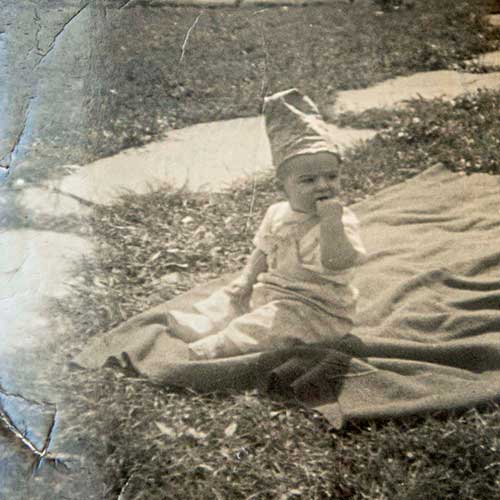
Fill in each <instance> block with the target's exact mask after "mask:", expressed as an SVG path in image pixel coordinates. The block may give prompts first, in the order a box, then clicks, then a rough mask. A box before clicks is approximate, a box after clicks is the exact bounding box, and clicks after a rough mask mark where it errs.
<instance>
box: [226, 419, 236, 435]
mask: <svg viewBox="0 0 500 500" xmlns="http://www.w3.org/2000/svg"><path fill="white" fill-rule="evenodd" d="M237 428H238V424H237V423H236V422H233V423H232V424H229V425H228V426H227V427H226V429H225V430H224V435H225V436H226V437H231V436H234V433H235V432H236V429H237Z"/></svg>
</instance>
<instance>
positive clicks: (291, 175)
mask: <svg viewBox="0 0 500 500" xmlns="http://www.w3.org/2000/svg"><path fill="white" fill-rule="evenodd" d="M282 182H283V188H284V190H285V193H286V195H287V198H288V201H289V203H290V205H291V207H292V208H293V210H295V211H297V212H304V213H316V203H317V202H318V201H320V200H327V199H332V198H335V197H336V196H337V195H338V193H339V191H340V164H339V161H338V159H337V158H336V157H335V156H333V155H331V154H328V153H316V154H310V155H302V156H297V157H295V158H291V159H290V160H288V161H287V165H286V173H285V174H284V176H283V178H282Z"/></svg>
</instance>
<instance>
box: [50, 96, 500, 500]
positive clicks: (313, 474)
mask: <svg viewBox="0 0 500 500" xmlns="http://www.w3.org/2000/svg"><path fill="white" fill-rule="evenodd" d="M499 99H500V95H499V94H498V93H494V92H483V93H480V94H479V95H477V96H469V97H464V98H460V99H457V100H455V101H454V102H451V103H450V102H444V101H439V100H437V101H433V102H428V103H427V102H421V101H413V102H411V103H409V107H408V111H407V112H405V113H401V112H398V111H395V112H392V113H384V114H383V116H382V115H380V114H379V115H377V117H376V118H374V117H373V116H372V115H371V114H370V113H368V114H365V115H363V116H361V117H352V116H351V117H350V118H349V117H346V116H344V117H343V118H342V119H343V123H344V124H345V125H353V124H354V123H355V122H357V123H358V124H365V123H366V122H367V121H370V120H375V121H378V120H380V119H382V120H381V125H380V127H379V128H380V132H379V134H378V136H376V137H375V138H374V139H372V140H371V141H370V142H368V143H367V144H366V145H364V146H361V147H359V148H356V149H354V150H352V151H350V152H349V153H348V154H347V157H346V160H345V175H344V192H343V195H342V196H343V197H344V200H345V201H346V203H350V202H352V201H356V200H358V199H361V198H363V197H366V196H370V195H371V194H373V193H375V192H377V191H379V190H380V189H381V188H383V187H385V186H388V185H391V184H395V183H398V182H401V181H402V180H404V179H406V178H408V177H411V176H413V175H415V174H416V173H418V172H419V171H421V170H424V169H425V168H427V167H428V166H431V165H433V164H435V163H437V162H443V161H445V160H446V165H447V166H448V167H449V168H454V169H460V170H462V171H464V173H467V172H472V171H478V170H480V171H485V172H488V173H491V174H498V173H499V172H498V165H495V162H494V161H493V160H492V161H491V162H489V161H487V160H488V159H489V158H493V156H494V155H495V153H496V151H498V143H499V141H500V127H499V126H498V120H497V117H496V110H497V109H498V102H499ZM464 138H467V141H464ZM475 158H480V159H481V163H480V164H479V163H475ZM462 159H463V160H464V161H461V160H462ZM468 162H469V163H470V164H468ZM280 196H281V195H280V193H279V190H278V187H277V185H276V182H275V180H274V179H273V177H272V176H271V175H266V174H264V175H263V176H262V177H259V178H257V179H256V180H255V182H254V183H252V182H249V181H246V182H242V183H238V184H236V185H234V186H232V187H231V188H230V189H228V190H226V191H224V192H222V193H218V194H208V193H204V194H195V193H184V192H179V191H174V190H172V189H170V188H168V187H167V186H165V187H163V188H159V189H158V190H156V191H154V192H152V193H150V194H148V195H135V194H128V195H125V196H123V197H122V198H121V200H120V201H119V202H118V203H117V204H115V205H113V206H108V207H105V206H101V207H98V208H97V210H96V211H95V213H94V215H93V218H92V221H91V223H92V227H93V228H94V229H95V236H96V238H97V241H98V242H99V245H100V246H99V252H98V260H97V261H96V262H87V263H85V265H84V266H82V268H81V270H80V280H81V281H80V284H79V285H78V286H77V287H76V289H75V290H74V293H73V295H72V299H71V300H70V301H66V302H65V303H64V304H62V305H61V306H63V307H64V311H65V312H66V313H67V314H68V317H69V318H72V319H73V322H74V324H73V330H74V331H75V336H73V337H72V339H71V345H68V346H66V349H65V352H66V353H67V355H68V356H71V355H72V354H73V353H74V352H76V351H77V350H78V349H79V347H80V345H81V344H82V342H83V341H84V340H85V339H87V338H88V337H89V336H90V335H94V334H96V333H98V332H101V331H105V330H107V329H109V328H110V327H112V326H114V325H116V324H117V323H120V322H121V321H123V320H124V319H126V318H128V317H130V316H132V315H133V314H135V313H137V312H139V311H141V310H144V309H145V308H147V307H149V306H152V305H154V304H156V303H159V302H161V301H163V300H167V299H169V298H171V297H173V296H174V295H176V294H177V293H181V292H182V291H184V290H186V289H188V288H190V287H191V286H192V285H193V284H195V283H198V282H203V281H206V280H207V279H209V278H211V277H214V276H216V275H219V274H220V273H221V272H225V271H232V270H235V269H237V268H239V267H240V266H241V265H242V262H243V260H244V255H245V254H246V253H248V251H249V250H250V248H251V237H252V235H253V233H254V231H255V228H256V226H257V224H258V222H259V220H260V218H261V215H262V212H263V210H264V209H265V208H266V207H267V206H268V205H269V204H270V203H271V202H273V201H275V200H277V199H278V198H279V197H280ZM81 311H92V313H91V314H89V313H83V314H81ZM65 383H66V391H65V392H66V394H68V401H67V402H66V404H65V407H66V408H67V411H68V412H69V413H70V415H69V417H68V418H69V421H71V422H72V427H71V428H70V429H69V430H68V431H67V432H66V433H65V434H63V435H61V436H60V439H62V441H63V442H64V441H66V442H67V443H69V446H70V448H71V446H74V447H75V448H78V447H81V446H82V444H85V445H86V446H87V448H86V454H87V461H95V463H97V464H99V469H100V472H101V473H102V476H103V481H104V489H103V491H104V492H105V493H101V494H102V495H103V496H102V497H99V496H98V495H96V497H95V498H116V497H118V495H119V494H120V491H122V489H123V488H124V489H125V491H126V494H127V495H129V496H126V498H134V499H140V498H144V499H153V500H155V499H170V498H172V499H177V498H190V499H191V498H192V499H204V498H220V499H226V498H231V499H232V498H235V499H276V498H278V499H294V498H307V499H309V498H311V499H327V498H353V499H370V500H371V499H393V498H405V499H427V498H439V499H457V498H460V499H462V498H463V499H483V498H492V499H494V498H500V493H499V491H500V482H499V479H498V478H499V477H500V476H499V469H500V465H499V464H500V461H499V450H500V440H499V435H500V434H499V430H500V412H499V411H498V406H497V405H495V404H491V405H490V406H488V407H485V408H482V409H480V410H471V411H469V412H467V413H464V414H456V415H444V414H436V415H429V416H428V417H425V418H411V419H404V420H401V421H391V422H379V423H377V422H367V423H366V425H364V426H362V427H359V428H358V427H356V428H353V427H351V428H348V429H345V430H344V431H342V432H337V433H332V432H328V430H327V425H326V423H325V421H324V420H323V418H322V417H321V416H320V415H318V414H317V413H316V412H314V411H310V410H307V409H303V408H300V407H294V406H286V405H282V404H279V403H276V402H272V401H270V400H267V399H264V398H262V397H260V396H259V395H257V394H256V393H246V394H228V395H227V394H226V395H217V394H214V395H208V396H200V395H196V394H192V393H190V392H189V391H184V392H183V391H181V392H179V391H177V392H172V391H171V390H167V389H165V388H160V387H155V386H153V385H151V384H150V383H148V382H147V381H143V380H139V379H131V378H124V377H123V376H122V375H121V374H119V373H115V372H113V371H110V370H101V371H98V372H92V373H87V372H74V373H71V374H69V375H68V379H67V380H66V382H65ZM68 386H69V388H70V389H71V388H73V389H72V390H70V391H68V390H67V387H68ZM123 495H124V496H125V493H123ZM89 498H92V496H91V495H90V494H89Z"/></svg>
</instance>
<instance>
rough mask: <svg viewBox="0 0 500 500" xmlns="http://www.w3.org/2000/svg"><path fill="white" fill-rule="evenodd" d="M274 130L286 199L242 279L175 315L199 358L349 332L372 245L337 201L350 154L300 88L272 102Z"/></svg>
mask: <svg viewBox="0 0 500 500" xmlns="http://www.w3.org/2000/svg"><path fill="white" fill-rule="evenodd" d="M264 115H265V119H266V131H267V134H268V137H269V141H270V144H271V150H272V156H273V163H274V165H275V168H276V175H277V178H278V179H279V181H280V183H281V185H282V187H283V190H284V192H285V194H286V198H287V201H284V202H280V203H276V204H274V205H272V206H271V207H269V209H268V210H267V213H266V215H265V217H264V220H263V221H262V224H261V226H260V228H259V230H258V231H257V234H256V236H255V238H254V244H255V249H254V251H253V253H252V254H251V256H250V258H249V260H248V263H247V265H246V267H245V268H244V269H243V271H242V272H241V274H240V276H239V277H238V278H237V279H236V280H235V281H233V282H232V283H230V284H229V285H228V286H226V287H224V288H222V289H221V290H219V291H217V292H216V293H214V294H213V295H211V296H210V297H209V298H208V299H206V300H205V301H203V302H200V303H198V304H196V305H195V309H196V310H197V311H198V312H199V313H200V314H199V315H198V314H195V315H187V314H181V313H176V311H172V321H173V323H174V325H173V327H174V330H175V328H178V329H179V330H182V331H183V332H184V333H186V332H187V331H188V330H189V332H188V333H189V335H188V338H191V339H197V340H194V341H192V342H191V343H190V344H189V353H190V358H191V359H213V358H221V357H228V356H235V355H239V354H245V353H250V352H255V351H263V350H269V349H276V348H280V347H285V346H289V345H293V344H296V343H302V342H304V343H317V342H321V343H331V342H334V341H336V340H339V339H340V338H341V337H343V336H344V335H346V334H347V333H349V331H350V330H351V328H352V325H353V322H352V317H353V314H354V310H355V303H356V295H357V292H356V290H355V289H354V288H353V287H352V286H351V285H350V280H351V277H352V271H353V268H354V266H356V264H358V263H360V262H361V261H362V260H363V258H364V256H365V250H364V248H363V244H362V242H361V239H360V236H359V231H358V221H357V219H356V217H355V215H354V214H353V212H352V211H350V210H349V209H348V208H345V207H343V206H342V205H341V204H340V203H339V201H338V200H337V195H338V193H339V189H340V177H341V158H340V156H339V154H338V152H337V148H336V146H335V144H334V143H333V142H332V138H331V137H330V133H329V130H328V127H327V125H326V124H325V122H324V121H323V120H322V118H321V116H320V114H319V111H318V109H317V107H316V105H315V104H314V103H313V102H312V101H311V100H310V99H309V98H308V97H306V96H303V95H302V94H300V93H299V92H298V91H297V90H296V89H291V90H287V91H285V92H280V93H278V94H275V95H273V96H271V97H269V98H267V99H266V101H265V105H264Z"/></svg>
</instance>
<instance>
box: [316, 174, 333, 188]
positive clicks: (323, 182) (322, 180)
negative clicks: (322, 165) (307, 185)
mask: <svg viewBox="0 0 500 500" xmlns="http://www.w3.org/2000/svg"><path fill="white" fill-rule="evenodd" d="M316 187H317V188H318V189H329V188H330V182H328V179H327V178H326V177H323V176H320V177H318V180H317V182H316Z"/></svg>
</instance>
